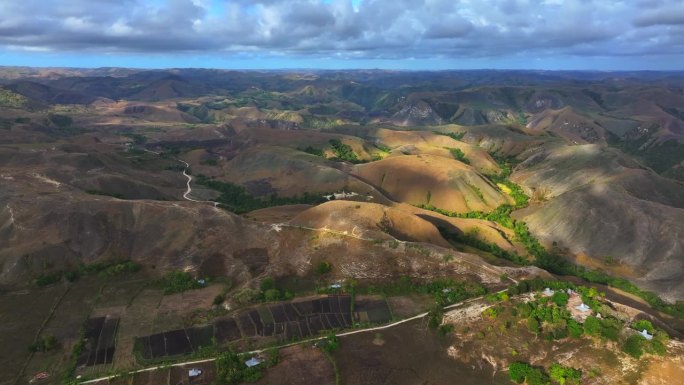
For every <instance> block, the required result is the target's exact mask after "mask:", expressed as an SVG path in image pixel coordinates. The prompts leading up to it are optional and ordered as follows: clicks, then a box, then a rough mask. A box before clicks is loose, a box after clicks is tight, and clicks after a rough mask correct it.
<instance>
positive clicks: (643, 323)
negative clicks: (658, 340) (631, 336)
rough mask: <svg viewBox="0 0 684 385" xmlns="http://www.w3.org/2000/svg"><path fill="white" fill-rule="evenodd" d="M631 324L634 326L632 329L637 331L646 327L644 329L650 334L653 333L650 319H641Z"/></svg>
mask: <svg viewBox="0 0 684 385" xmlns="http://www.w3.org/2000/svg"><path fill="white" fill-rule="evenodd" d="M632 326H633V327H634V329H636V330H638V331H642V330H644V329H646V331H647V332H649V333H650V334H653V332H654V330H655V329H654V328H653V324H651V321H649V320H645V319H642V320H639V321H637V322H635V323H634V325H632Z"/></svg>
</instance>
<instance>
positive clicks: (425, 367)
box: [333, 322, 511, 385]
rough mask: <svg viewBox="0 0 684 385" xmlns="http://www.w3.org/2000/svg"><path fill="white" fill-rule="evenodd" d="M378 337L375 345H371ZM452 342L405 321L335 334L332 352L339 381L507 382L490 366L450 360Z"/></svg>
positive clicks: (402, 384)
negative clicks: (377, 330) (379, 328)
mask: <svg viewBox="0 0 684 385" xmlns="http://www.w3.org/2000/svg"><path fill="white" fill-rule="evenodd" d="M378 338H380V340H381V341H382V343H381V344H378V343H377V339H378ZM452 343H453V342H452V341H450V340H449V339H445V338H442V337H440V336H439V335H437V334H436V333H433V332H431V331H430V330H428V329H427V328H425V327H423V326H421V323H420V322H409V323H406V324H403V325H399V326H397V327H394V328H390V329H386V330H383V331H382V332H380V333H379V337H378V335H376V334H374V333H360V334H355V335H350V336H345V337H341V343H340V349H339V350H337V351H335V352H334V353H333V356H334V357H335V361H336V362H337V368H338V370H339V375H340V383H343V384H347V385H362V384H363V385H376V384H377V385H380V384H396V385H409V384H454V383H459V380H458V379H461V380H463V379H467V380H466V381H462V382H463V383H468V384H473V385H478V384H509V383H511V382H510V379H509V378H508V374H507V373H506V372H503V371H499V372H496V373H495V372H494V371H493V369H492V368H491V366H489V365H481V366H479V367H478V366H473V364H472V363H463V362H460V361H458V360H454V359H453V358H452V357H450V356H449V355H448V353H447V351H448V347H449V346H450V344H452Z"/></svg>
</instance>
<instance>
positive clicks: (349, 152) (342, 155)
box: [330, 139, 362, 163]
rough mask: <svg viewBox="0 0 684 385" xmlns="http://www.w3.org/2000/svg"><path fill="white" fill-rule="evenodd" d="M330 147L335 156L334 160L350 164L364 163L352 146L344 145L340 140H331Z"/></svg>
mask: <svg viewBox="0 0 684 385" xmlns="http://www.w3.org/2000/svg"><path fill="white" fill-rule="evenodd" d="M330 146H331V148H332V152H333V154H334V155H335V157H334V158H333V160H339V161H343V162H350V163H362V161H361V160H360V159H359V157H358V156H357V155H356V153H355V152H354V150H353V149H352V148H351V146H350V145H348V144H344V143H342V141H340V140H339V139H330Z"/></svg>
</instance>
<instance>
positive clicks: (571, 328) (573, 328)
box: [568, 319, 584, 338]
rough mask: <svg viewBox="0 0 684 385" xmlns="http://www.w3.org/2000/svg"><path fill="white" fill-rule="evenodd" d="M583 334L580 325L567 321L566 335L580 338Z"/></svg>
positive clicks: (571, 320) (572, 320) (573, 321)
mask: <svg viewBox="0 0 684 385" xmlns="http://www.w3.org/2000/svg"><path fill="white" fill-rule="evenodd" d="M583 332H584V330H582V325H580V324H579V323H578V322H577V321H575V320H574V319H570V320H568V334H569V335H570V337H572V338H580V337H581V336H582V333H583Z"/></svg>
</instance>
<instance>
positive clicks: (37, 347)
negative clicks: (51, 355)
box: [29, 336, 58, 352]
mask: <svg viewBox="0 0 684 385" xmlns="http://www.w3.org/2000/svg"><path fill="white" fill-rule="evenodd" d="M57 343H58V342H57V338H55V336H44V337H42V338H40V339H38V341H36V342H34V343H32V344H31V346H29V350H30V351H32V352H49V351H50V350H52V349H54V348H56V347H57Z"/></svg>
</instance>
